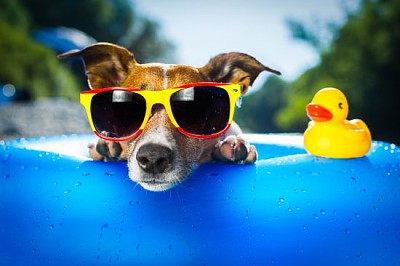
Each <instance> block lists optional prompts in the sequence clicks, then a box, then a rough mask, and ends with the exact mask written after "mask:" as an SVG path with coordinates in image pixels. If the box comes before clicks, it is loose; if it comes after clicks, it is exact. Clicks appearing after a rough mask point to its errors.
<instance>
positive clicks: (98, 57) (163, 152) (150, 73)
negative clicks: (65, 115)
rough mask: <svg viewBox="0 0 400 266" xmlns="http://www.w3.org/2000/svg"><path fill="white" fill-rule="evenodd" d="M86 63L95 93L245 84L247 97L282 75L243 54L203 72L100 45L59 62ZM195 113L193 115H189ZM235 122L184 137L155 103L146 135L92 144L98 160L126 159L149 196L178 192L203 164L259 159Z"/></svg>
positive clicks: (220, 58)
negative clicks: (257, 83) (264, 80)
mask: <svg viewBox="0 0 400 266" xmlns="http://www.w3.org/2000/svg"><path fill="white" fill-rule="evenodd" d="M68 57H81V58H82V59H83V63H84V67H85V70H86V75H87V78H88V83H89V87H90V89H92V90H93V89H98V88H107V87H123V88H139V89H140V90H149V91H163V90H166V89H168V88H176V87H179V86H181V85H182V84H193V83H199V82H218V83H229V84H238V85H240V93H241V94H242V95H243V94H245V93H246V92H247V91H248V88H249V87H250V86H251V85H252V84H253V82H254V80H255V79H256V78H257V77H258V75H259V74H260V73H261V72H262V71H269V72H272V73H274V74H277V75H280V74H281V73H280V72H279V71H277V70H275V69H272V68H270V67H267V66H264V65H263V64H261V63H260V62H259V61H257V60H256V59H255V58H254V57H252V56H250V55H247V54H244V53H238V52H230V53H223V54H219V55H217V56H215V57H213V58H211V59H210V60H209V62H208V63H207V64H206V65H205V66H203V67H193V66H188V65H179V64H177V65H169V64H161V63H148V64H140V63H138V62H137V61H136V59H135V57H134V55H133V54H132V53H131V52H130V51H128V50H127V49H125V48H123V47H121V46H118V45H115V44H111V43H96V44H93V45H91V46H88V47H86V48H84V49H82V50H72V51H69V52H66V53H64V54H61V55H59V58H61V59H64V58H68ZM188 112H190V110H188ZM241 134H242V131H241V130H240V128H239V126H238V125H237V124H235V123H234V122H233V123H232V125H231V126H230V128H229V130H228V131H226V132H225V134H223V135H222V136H217V137H212V138H193V137H188V136H186V135H184V134H182V133H181V132H179V131H178V130H177V129H176V127H175V126H174V125H172V123H171V120H170V119H169V117H168V114H167V112H166V108H165V107H164V106H162V105H161V104H156V105H154V106H153V107H152V109H151V114H150V115H149V119H148V122H147V124H146V126H145V128H144V130H143V132H142V133H141V134H139V135H138V136H135V137H133V138H132V139H128V140H124V141H119V142H117V141H112V139H108V140H107V139H106V140H105V139H100V140H99V141H98V143H97V144H89V145H88V148H89V153H90V156H91V157H92V158H93V159H94V160H103V161H111V160H126V161H127V163H128V169H129V177H130V179H131V180H133V181H134V182H137V183H138V184H140V185H141V186H142V187H143V188H144V189H147V190H150V191H164V190H167V189H170V188H172V187H174V186H175V185H177V184H179V183H181V182H182V181H183V180H185V179H186V177H187V176H189V175H190V173H191V172H192V171H193V170H194V169H195V168H196V167H197V166H198V165H199V164H201V163H204V162H208V161H211V160H215V161H222V162H230V163H245V164H251V163H254V162H255V161H256V160H257V151H256V148H255V147H254V146H252V145H249V144H248V143H247V142H246V141H245V140H244V139H243V138H242V137H241Z"/></svg>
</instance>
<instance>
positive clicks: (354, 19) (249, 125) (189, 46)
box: [0, 0, 400, 144]
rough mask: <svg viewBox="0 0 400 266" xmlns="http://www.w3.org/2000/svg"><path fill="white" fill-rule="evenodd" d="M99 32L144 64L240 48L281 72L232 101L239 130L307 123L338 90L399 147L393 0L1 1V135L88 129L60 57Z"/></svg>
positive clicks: (79, 84)
mask: <svg viewBox="0 0 400 266" xmlns="http://www.w3.org/2000/svg"><path fill="white" fill-rule="evenodd" d="M96 41H107V42H112V43H116V44H119V45H122V46H125V47H127V48H128V49H129V50H130V51H132V52H133V53H134V54H135V57H136V58H137V60H138V61H139V62H142V63H145V62H152V61H157V62H164V63H180V64H190V65H195V66H203V65H205V64H206V63H207V62H208V60H209V59H210V58H211V57H212V56H215V55H217V54H219V53H222V52H229V51H239V52H244V53H248V54H251V55H253V56H254V57H256V58H257V59H258V60H259V61H261V62H262V63H263V64H265V65H267V66H270V67H273V68H276V69H279V70H280V71H281V72H282V73H283V75H282V76H279V77H278V76H273V75H271V74H267V73H263V74H262V75H260V77H259V79H258V80H257V82H256V83H255V84H254V86H253V89H252V90H251V92H250V93H249V94H248V95H246V97H245V98H244V100H243V105H242V108H241V109H238V110H237V112H236V114H235V117H236V118H235V119H236V121H237V122H238V123H239V124H240V125H241V126H242V127H243V128H244V129H245V131H246V132H256V133H279V132H304V130H305V128H306V126H307V123H308V121H309V119H308V117H307V116H306V113H305V105H306V104H307V103H308V102H310V101H311V99H312V97H313V95H314V94H315V93H316V92H317V91H318V90H319V89H321V88H324V87H337V88H340V89H341V90H342V91H344V92H345V94H346V95H347V98H348V101H349V104H350V114H349V118H351V119H352V118H361V119H363V120H364V121H365V122H366V123H367V124H368V126H369V127H370V129H371V131H372V134H373V138H374V139H376V140H384V141H388V142H394V143H397V144H400V115H399V106H400V79H399V76H400V60H399V59H400V1H397V0H326V1H319V0H308V1H297V0H282V1H272V0H247V1H238V0H232V1H223V0H213V1H211V0H204V1H196V2H193V1H178V0H170V1H162V0H158V1H157V0H80V1H78V0H57V1H54V0H1V3H0V140H2V139H3V140H4V139H10V138H16V137H32V136H43V135H54V134H71V133H88V132H90V128H89V126H88V123H87V121H86V116H85V113H84V110H83V108H82V107H81V106H80V105H79V103H78V98H79V92H80V91H82V90H87V89H88V87H87V83H86V78H85V75H84V69H83V66H82V62H81V61H80V60H76V59H75V60H73V59H71V60H65V61H59V60H58V59H57V54H59V53H62V52H65V51H68V50H71V49H81V48H83V47H85V46H87V45H89V44H92V43H94V42H96ZM398 75H399V76H398Z"/></svg>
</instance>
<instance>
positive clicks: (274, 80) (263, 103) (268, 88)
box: [235, 76, 286, 132]
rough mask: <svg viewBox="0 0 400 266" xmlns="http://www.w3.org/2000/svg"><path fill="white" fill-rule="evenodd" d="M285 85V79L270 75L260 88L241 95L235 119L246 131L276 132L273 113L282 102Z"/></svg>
mask: <svg viewBox="0 0 400 266" xmlns="http://www.w3.org/2000/svg"><path fill="white" fill-rule="evenodd" d="M285 86H286V82H285V81H283V80H281V79H279V78H278V77H276V76H271V77H270V78H269V79H268V80H267V81H266V83H265V84H264V85H263V86H262V88H261V89H260V90H258V91H256V92H254V93H251V94H249V95H246V96H245V97H243V104H242V107H241V108H240V109H237V110H236V113H235V121H237V122H238V123H239V124H240V126H241V127H242V128H243V129H245V130H246V131H254V132H278V130H279V129H278V128H277V127H276V126H275V125H276V121H275V117H274V114H275V113H276V111H277V110H278V108H279V107H281V106H282V104H283V103H284V87H285Z"/></svg>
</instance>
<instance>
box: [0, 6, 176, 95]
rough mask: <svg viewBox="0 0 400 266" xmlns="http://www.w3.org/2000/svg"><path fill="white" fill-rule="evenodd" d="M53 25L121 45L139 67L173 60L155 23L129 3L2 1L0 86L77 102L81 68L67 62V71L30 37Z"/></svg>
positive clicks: (83, 81)
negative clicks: (135, 59) (37, 30)
mask: <svg viewBox="0 0 400 266" xmlns="http://www.w3.org/2000/svg"><path fill="white" fill-rule="evenodd" d="M58 26H66V27H73V28H77V29H79V30H81V31H83V32H86V33H87V34H89V35H91V36H93V37H94V38H95V39H97V40H98V41H106V42H112V43H117V44H120V45H123V46H125V47H127V48H128V49H130V50H131V51H132V52H134V54H135V57H136V58H137V60H138V61H139V62H145V61H152V60H158V59H160V58H163V57H164V56H165V55H169V56H170V57H168V59H169V60H171V61H173V59H174V58H173V53H172V50H173V46H172V45H171V44H170V43H169V42H168V41H167V40H166V39H164V38H163V37H162V36H160V29H159V26H158V24H157V23H155V22H153V21H151V20H149V19H146V18H144V17H141V16H139V15H138V14H137V13H136V12H135V10H134V6H133V4H132V2H131V1H129V0H109V1H104V0H82V1H74V0H72V1H71V0H57V1H54V0H34V1H32V0H2V1H1V7H0V62H1V65H0V84H6V83H11V84H13V85H14V86H16V87H17V88H19V89H23V90H25V91H26V92H27V93H28V95H30V96H31V97H33V98H37V97H43V96H65V97H68V98H71V99H78V97H79V91H80V89H81V88H85V87H87V86H86V77H84V74H83V73H84V71H83V70H82V64H81V63H80V62H79V66H77V65H78V64H77V62H73V61H68V62H67V65H68V66H69V67H68V68H67V67H65V64H66V63H65V62H61V61H59V60H58V59H57V55H56V53H55V52H53V51H51V50H50V49H49V48H46V47H44V46H43V45H41V44H39V43H36V42H34V41H33V40H32V39H31V38H30V33H31V32H32V31H33V30H36V29H42V28H47V27H58ZM72 71H75V72H76V73H75V77H74V75H73V74H72Z"/></svg>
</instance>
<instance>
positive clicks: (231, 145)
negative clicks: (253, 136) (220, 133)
mask: <svg viewBox="0 0 400 266" xmlns="http://www.w3.org/2000/svg"><path fill="white" fill-rule="evenodd" d="M213 158H214V159H215V160H217V161H222V162H232V163H245V164H252V163H254V162H255V161H256V160H257V151H256V148H255V147H254V146H252V145H249V144H248V143H247V142H246V141H245V140H244V139H243V138H242V137H240V136H228V137H227V138H225V139H224V140H222V141H220V142H218V143H217V145H216V146H215V148H214V151H213Z"/></svg>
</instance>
